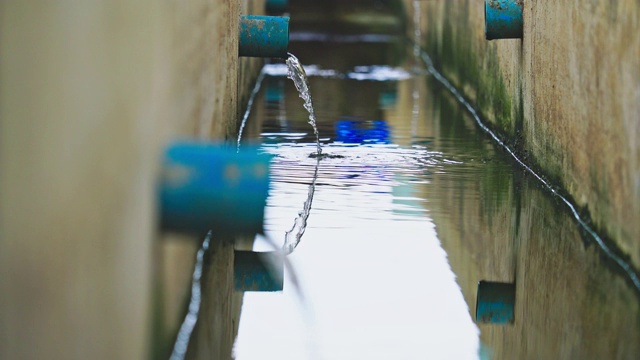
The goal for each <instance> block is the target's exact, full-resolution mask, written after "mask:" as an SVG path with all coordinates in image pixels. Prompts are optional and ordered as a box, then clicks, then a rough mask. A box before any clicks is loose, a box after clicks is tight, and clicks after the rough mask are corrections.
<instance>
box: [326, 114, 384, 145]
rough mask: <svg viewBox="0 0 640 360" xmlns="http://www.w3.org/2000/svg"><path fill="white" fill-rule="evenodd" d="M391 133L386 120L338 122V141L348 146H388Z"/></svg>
mask: <svg viewBox="0 0 640 360" xmlns="http://www.w3.org/2000/svg"><path fill="white" fill-rule="evenodd" d="M390 136H391V131H390V130H389V125H387V122H386V121H384V120H372V121H365V122H363V121H357V120H338V121H337V122H336V141H341V142H343V143H347V144H387V143H389V137H390Z"/></svg>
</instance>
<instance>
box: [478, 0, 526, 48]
mask: <svg viewBox="0 0 640 360" xmlns="http://www.w3.org/2000/svg"><path fill="white" fill-rule="evenodd" d="M522 8H523V0H484V31H485V37H486V39H487V40H494V39H522V26H523V20H522Z"/></svg>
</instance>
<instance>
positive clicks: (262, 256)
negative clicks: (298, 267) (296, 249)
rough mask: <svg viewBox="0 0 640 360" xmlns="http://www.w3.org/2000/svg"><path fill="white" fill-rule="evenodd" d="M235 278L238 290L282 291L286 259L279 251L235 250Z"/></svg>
mask: <svg viewBox="0 0 640 360" xmlns="http://www.w3.org/2000/svg"><path fill="white" fill-rule="evenodd" d="M233 278H234V284H235V290H236V291H265V292H267V291H271V292H273V291H282V289H283V287H284V286H283V282H284V259H283V254H282V253H279V252H253V251H237V250H236V251H235V252H234V260H233Z"/></svg>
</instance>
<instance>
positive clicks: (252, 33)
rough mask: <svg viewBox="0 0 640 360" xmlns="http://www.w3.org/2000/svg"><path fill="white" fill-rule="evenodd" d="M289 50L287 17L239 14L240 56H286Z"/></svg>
mask: <svg viewBox="0 0 640 360" xmlns="http://www.w3.org/2000/svg"><path fill="white" fill-rule="evenodd" d="M288 50H289V18H288V17H285V16H253V15H249V16H241V17H240V40H239V46H238V54H239V55H240V56H253V57H276V58H286V57H287V53H288Z"/></svg>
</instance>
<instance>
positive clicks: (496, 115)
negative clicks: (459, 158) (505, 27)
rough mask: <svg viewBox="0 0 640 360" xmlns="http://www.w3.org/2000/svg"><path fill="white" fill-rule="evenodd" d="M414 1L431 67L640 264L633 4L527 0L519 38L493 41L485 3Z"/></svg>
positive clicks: (639, 8)
mask: <svg viewBox="0 0 640 360" xmlns="http://www.w3.org/2000/svg"><path fill="white" fill-rule="evenodd" d="M404 2H405V4H406V8H407V11H408V12H409V13H411V12H412V11H413V9H414V2H413V1H410V0H404ZM419 3H420V5H419V6H420V8H421V11H420V13H421V20H422V21H421V28H422V34H421V35H422V41H421V42H422V45H423V47H424V48H425V49H427V50H428V51H429V53H430V54H431V56H432V57H433V58H434V60H435V62H436V64H437V67H438V68H439V69H440V70H441V71H443V73H444V74H445V75H446V76H447V77H448V78H449V79H451V80H452V82H453V83H454V84H455V85H456V86H457V87H459V88H460V89H462V91H463V92H464V94H465V96H466V97H467V98H468V99H469V100H471V102H473V103H475V104H476V105H477V107H478V109H479V110H480V111H481V113H482V114H483V116H484V117H485V118H486V119H487V120H488V121H489V123H490V125H492V126H493V127H494V128H495V129H496V130H497V131H498V132H499V133H500V134H502V136H503V137H504V138H505V139H507V140H508V142H511V143H512V144H514V146H515V147H516V148H517V149H518V150H519V151H520V152H521V153H522V154H523V156H525V157H526V158H527V161H528V162H530V163H532V164H534V165H535V166H536V167H538V168H540V169H541V170H542V172H543V173H544V174H545V175H546V176H548V177H549V178H550V179H551V180H552V181H553V182H554V183H556V184H558V185H560V186H562V187H563V188H564V189H566V190H567V191H568V192H569V194H570V195H571V196H572V197H573V198H574V199H575V201H576V203H577V204H578V205H579V206H581V207H586V208H588V210H589V212H590V213H591V217H592V219H593V221H594V224H595V227H596V228H597V229H598V230H599V231H600V232H601V233H604V234H605V235H606V236H607V237H609V238H611V239H613V241H615V243H616V244H617V245H618V246H619V247H620V248H621V250H622V251H623V252H624V253H625V254H627V255H629V256H630V257H631V259H632V262H633V263H634V265H635V266H636V268H638V267H640V223H639V222H638V221H637V219H640V37H638V36H636V34H638V33H640V3H639V2H638V1H635V0H620V1H604V0H601V1H597V0H593V1H572V0H558V1H531V0H525V1H524V38H523V40H497V41H491V42H489V41H486V40H484V1H482V0H460V1H455V2H452V1H427V2H424V1H422V2H419ZM410 34H413V32H412V30H411V32H410Z"/></svg>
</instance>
